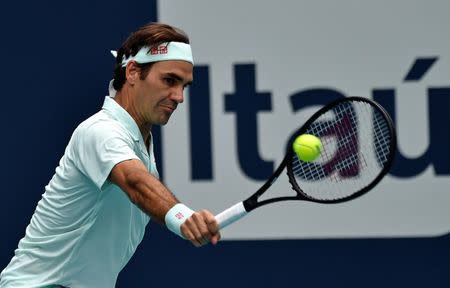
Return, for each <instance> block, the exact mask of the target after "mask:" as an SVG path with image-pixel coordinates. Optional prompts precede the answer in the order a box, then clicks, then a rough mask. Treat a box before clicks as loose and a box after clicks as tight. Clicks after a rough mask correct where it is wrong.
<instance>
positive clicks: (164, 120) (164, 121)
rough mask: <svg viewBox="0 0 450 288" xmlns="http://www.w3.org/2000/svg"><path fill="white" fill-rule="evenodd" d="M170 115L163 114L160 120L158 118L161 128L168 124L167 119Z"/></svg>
mask: <svg viewBox="0 0 450 288" xmlns="http://www.w3.org/2000/svg"><path fill="white" fill-rule="evenodd" d="M171 115H172V113H170V114H168V115H166V114H164V115H162V116H161V117H160V118H159V123H158V124H159V125H161V126H163V125H166V124H167V123H169V119H170V116H171Z"/></svg>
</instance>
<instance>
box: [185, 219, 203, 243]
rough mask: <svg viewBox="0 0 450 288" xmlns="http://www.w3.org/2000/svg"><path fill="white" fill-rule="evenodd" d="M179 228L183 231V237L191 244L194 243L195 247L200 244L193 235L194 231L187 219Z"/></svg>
mask: <svg viewBox="0 0 450 288" xmlns="http://www.w3.org/2000/svg"><path fill="white" fill-rule="evenodd" d="M180 229H181V232H182V233H183V236H184V238H186V239H187V240H189V241H190V242H191V243H192V245H194V246H195V247H200V246H202V243H200V242H199V241H198V240H197V238H198V237H196V236H195V234H196V233H195V232H194V231H193V230H192V229H191V227H190V225H189V223H188V220H186V221H185V222H184V223H183V225H181V227H180Z"/></svg>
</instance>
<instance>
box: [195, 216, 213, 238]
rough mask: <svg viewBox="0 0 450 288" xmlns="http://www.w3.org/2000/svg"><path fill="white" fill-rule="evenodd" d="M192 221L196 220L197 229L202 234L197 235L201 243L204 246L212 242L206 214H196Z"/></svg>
mask: <svg viewBox="0 0 450 288" xmlns="http://www.w3.org/2000/svg"><path fill="white" fill-rule="evenodd" d="M192 219H193V220H194V223H195V225H196V228H197V230H198V231H199V233H200V235H196V236H198V237H199V238H198V240H199V242H201V243H202V244H203V245H204V244H207V243H208V242H209V241H210V240H211V237H212V233H211V232H210V231H209V229H208V225H207V223H206V221H205V216H204V213H203V212H198V213H194V214H193V215H192Z"/></svg>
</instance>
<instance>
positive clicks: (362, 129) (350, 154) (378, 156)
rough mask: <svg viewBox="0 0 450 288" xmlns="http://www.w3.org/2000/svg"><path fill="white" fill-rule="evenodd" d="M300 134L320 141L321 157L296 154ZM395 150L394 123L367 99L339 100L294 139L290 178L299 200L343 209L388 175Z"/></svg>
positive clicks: (288, 149)
mask: <svg viewBox="0 0 450 288" xmlns="http://www.w3.org/2000/svg"><path fill="white" fill-rule="evenodd" d="M302 134H312V135H315V136H317V137H318V138H319V139H320V140H321V142H322V152H321V155H320V156H319V158H318V159H317V160H316V161H314V162H303V161H300V160H299V159H298V157H297V155H296V154H295V152H294V151H293V149H292V143H293V141H294V140H295V139H296V138H297V137H298V136H300V135H302ZM395 150H396V133H395V129H394V125H393V121H392V119H391V118H390V116H389V114H388V113H387V112H386V110H385V109H384V108H383V107H382V106H381V105H379V104H378V103H376V102H374V101H372V100H370V99H367V98H363V97H356V96H355V97H347V98H341V99H338V100H336V101H334V102H332V103H330V104H328V105H326V106H324V107H322V108H321V109H320V110H318V111H317V112H316V113H314V115H313V116H311V117H310V118H309V119H308V120H307V121H306V122H305V124H304V125H303V126H302V127H301V128H299V129H298V130H297V131H295V132H294V133H293V135H292V136H291V137H290V139H289V141H288V144H287V147H286V156H285V159H284V161H283V162H285V163H286V168H287V175H288V177H289V182H290V183H291V185H292V188H293V189H294V190H295V191H296V192H297V198H298V199H299V200H307V201H312V202H318V203H339V202H345V201H349V200H352V199H354V198H356V197H359V196H361V195H363V194H364V193H366V192H368V191H369V190H371V189H372V188H373V187H374V186H375V185H377V184H378V183H379V182H380V180H381V179H382V178H383V177H384V176H385V175H386V174H387V173H388V172H389V169H390V168H391V166H392V162H393V159H394V155H395Z"/></svg>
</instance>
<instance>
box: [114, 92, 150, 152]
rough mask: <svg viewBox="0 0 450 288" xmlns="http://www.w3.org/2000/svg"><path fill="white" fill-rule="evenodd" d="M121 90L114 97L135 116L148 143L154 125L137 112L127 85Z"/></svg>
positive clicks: (134, 118)
mask: <svg viewBox="0 0 450 288" xmlns="http://www.w3.org/2000/svg"><path fill="white" fill-rule="evenodd" d="M123 88H124V89H122V90H121V91H118V92H117V94H116V97H114V100H115V101H116V102H117V103H118V104H119V105H120V106H121V107H122V108H123V109H125V111H127V112H128V114H130V116H131V118H133V120H134V122H136V125H137V126H138V128H139V131H140V132H141V135H142V139H143V140H144V142H145V143H146V144H147V142H148V139H149V138H150V132H151V129H152V125H150V124H149V123H147V122H145V120H144V118H143V117H141V116H140V115H139V113H137V111H136V109H135V108H134V105H133V103H132V101H131V98H130V97H129V93H128V92H129V91H127V89H126V87H123Z"/></svg>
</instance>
